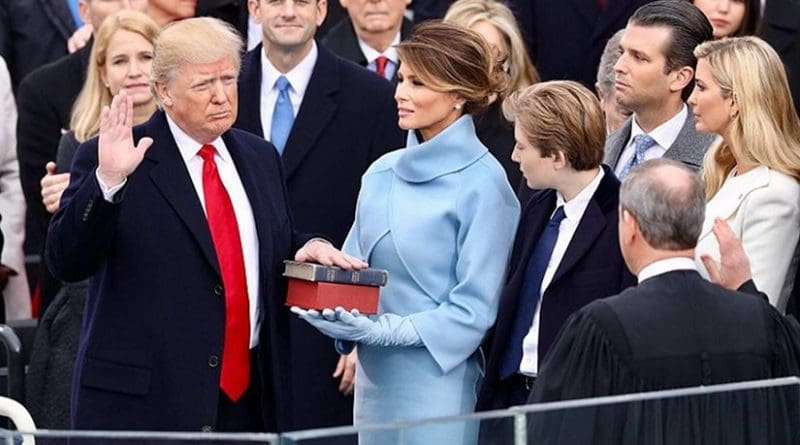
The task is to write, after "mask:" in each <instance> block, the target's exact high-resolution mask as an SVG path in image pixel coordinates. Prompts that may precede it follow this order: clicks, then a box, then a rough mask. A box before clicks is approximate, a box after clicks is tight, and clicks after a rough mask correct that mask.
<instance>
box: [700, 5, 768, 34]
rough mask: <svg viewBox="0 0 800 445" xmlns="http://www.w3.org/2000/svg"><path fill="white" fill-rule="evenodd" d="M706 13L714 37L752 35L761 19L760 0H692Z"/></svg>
mask: <svg viewBox="0 0 800 445" xmlns="http://www.w3.org/2000/svg"><path fill="white" fill-rule="evenodd" d="M690 1H692V3H694V5H695V6H697V7H698V8H699V9H700V10H701V11H703V14H705V15H706V17H707V18H708V21H709V22H711V26H712V27H713V28H714V38H715V39H721V38H723V37H739V36H750V35H753V34H755V33H756V29H757V28H758V22H759V21H760V19H761V2H760V1H759V0H690Z"/></svg>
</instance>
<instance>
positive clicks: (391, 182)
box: [298, 22, 519, 445]
mask: <svg viewBox="0 0 800 445" xmlns="http://www.w3.org/2000/svg"><path fill="white" fill-rule="evenodd" d="M398 52H399V54H400V61H401V62H400V73H399V77H398V84H397V90H396V93H395V99H396V100H397V107H398V112H399V125H400V128H402V129H404V130H410V131H409V133H408V140H407V145H406V147H407V148H406V149H403V150H396V151H393V152H391V153H389V154H387V155H385V156H383V157H382V158H380V159H379V160H378V161H376V162H375V163H373V164H372V165H371V166H370V168H369V170H367V172H366V173H365V174H364V177H363V181H362V187H361V192H360V193H359V199H358V208H357V210H356V219H355V222H354V223H353V227H352V228H351V229H350V233H349V234H348V237H347V240H346V241H345V244H344V247H343V250H344V251H346V252H348V253H350V254H351V255H353V256H355V257H357V258H363V259H365V260H366V261H367V262H368V263H369V264H370V265H371V266H372V267H378V268H383V269H387V270H388V271H389V275H390V276H391V277H392V278H391V280H390V281H389V283H388V284H387V286H386V287H384V288H383V289H382V290H381V300H380V306H379V309H378V310H379V315H378V316H377V317H366V316H354V315H352V314H350V313H349V312H342V311H340V312H339V314H337V315H336V316H335V318H333V317H328V318H321V317H320V316H319V314H312V313H304V311H298V312H300V313H301V317H302V318H303V319H305V320H306V321H308V322H309V323H311V324H312V325H313V326H315V327H316V328H317V329H319V330H320V331H322V332H323V333H325V334H326V335H328V336H330V337H333V338H336V339H339V340H341V341H338V342H337V346H338V347H339V349H340V351H342V352H347V351H348V350H350V349H352V348H353V347H354V346H355V345H357V346H358V366H357V368H356V369H357V374H356V390H355V395H356V401H355V414H354V417H355V424H356V425H369V424H374V423H383V422H395V421H404V420H415V419H423V418H429V417H439V416H447V415H458V414H466V413H470V412H472V411H473V410H474V408H475V401H476V394H475V388H476V385H477V384H478V382H479V380H480V372H481V371H480V368H481V366H480V357H479V356H480V353H479V352H478V347H479V346H480V344H481V340H482V339H483V337H484V335H485V334H486V332H487V331H488V329H489V328H490V327H491V326H492V324H493V323H494V319H495V315H496V313H497V305H498V297H499V293H500V288H501V286H502V283H503V279H504V274H505V269H506V264H507V261H508V256H509V253H510V249H511V243H512V241H513V237H514V232H515V230H516V226H517V219H518V218H519V203H518V202H517V200H516V197H515V196H514V193H513V191H512V189H511V187H509V186H508V184H507V183H506V177H505V174H504V172H503V169H502V167H501V166H500V163H499V162H498V161H497V160H496V159H495V158H494V156H491V155H490V154H489V152H488V150H487V149H486V147H485V146H484V145H483V144H482V143H481V142H480V140H479V139H478V138H477V135H476V133H475V125H474V123H473V119H472V116H473V115H476V114H480V113H481V112H482V111H484V110H485V109H486V107H487V106H488V100H487V99H488V98H489V96H490V95H492V94H495V93H499V92H501V91H503V90H504V89H505V88H506V87H507V75H506V74H505V73H504V72H503V71H502V67H501V66H500V64H499V63H498V61H497V60H496V57H495V55H494V51H493V50H492V48H491V46H490V45H489V44H488V43H487V42H486V41H485V40H484V39H483V38H482V37H481V36H480V35H479V34H478V33H476V32H472V31H469V30H467V29H464V28H463V27H461V26H457V25H453V24H450V23H440V22H427V23H423V24H421V25H419V26H418V27H417V28H415V30H414V32H413V33H412V35H411V37H410V38H409V39H408V40H406V41H404V42H401V43H400V45H399V46H398ZM411 364H413V365H411ZM476 439H477V425H476V424H475V423H473V422H466V423H461V422H455V423H450V424H431V425H425V426H424V427H422V428H415V429H414V430H413V431H403V432H399V433H398V432H397V431H375V432H370V431H367V432H364V433H363V434H361V435H360V436H359V442H360V443H361V445H373V444H376V445H377V444H381V445H382V444H396V443H415V444H416V443H420V444H421V443H437V444H438V443H442V444H444V443H446V444H453V445H458V444H464V445H468V444H474V443H475V441H476Z"/></svg>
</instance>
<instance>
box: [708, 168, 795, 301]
mask: <svg viewBox="0 0 800 445" xmlns="http://www.w3.org/2000/svg"><path fill="white" fill-rule="evenodd" d="M715 218H721V219H723V220H725V221H726V222H727V223H728V224H729V225H730V226H731V229H733V232H734V233H735V234H736V236H737V237H738V238H739V239H740V240H742V247H743V248H744V251H745V253H747V256H748V257H749V258H750V266H751V269H752V274H753V281H754V282H755V284H756V286H758V288H759V289H760V290H761V291H762V292H764V293H766V294H767V295H768V296H769V301H770V302H771V303H772V305H773V306H775V307H776V308H778V310H780V311H783V310H785V309H786V303H787V300H788V299H789V292H790V290H791V289H790V288H784V284H785V283H786V282H787V275H788V276H789V277H788V278H789V280H788V281H789V282H793V280H794V272H795V268H796V252H795V246H796V245H797V241H798V238H800V228H798V227H800V184H798V183H797V181H796V180H795V179H794V178H792V177H789V176H787V175H784V174H782V173H780V172H777V171H775V170H772V169H770V168H769V167H766V166H761V167H757V168H755V169H753V170H750V171H749V172H747V173H744V174H740V175H738V176H734V177H730V178H728V179H727V180H726V181H725V183H724V184H723V186H722V188H721V189H720V190H719V192H717V194H716V195H714V197H713V198H711V200H710V201H708V203H707V204H706V218H705V221H704V223H703V231H702V232H701V233H700V238H698V240H697V248H696V249H695V255H696V257H697V264H698V269H699V270H700V273H701V275H704V276H707V272H706V269H705V267H704V266H703V263H702V261H700V256H701V255H703V254H709V255H711V256H712V257H713V258H715V259H716V260H717V261H719V244H718V243H717V238H716V237H715V236H714V232H713V231H712V230H711V229H712V227H713V225H714V219H715Z"/></svg>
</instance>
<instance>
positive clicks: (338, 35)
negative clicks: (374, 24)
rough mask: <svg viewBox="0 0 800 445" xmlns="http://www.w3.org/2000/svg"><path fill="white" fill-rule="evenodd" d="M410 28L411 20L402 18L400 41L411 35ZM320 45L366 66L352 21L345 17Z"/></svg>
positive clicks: (395, 82)
mask: <svg viewBox="0 0 800 445" xmlns="http://www.w3.org/2000/svg"><path fill="white" fill-rule="evenodd" d="M412 27H413V23H411V20H409V19H407V18H405V17H404V18H403V24H402V25H401V26H400V40H405V39H407V38H408V36H409V35H410V34H411V28H412ZM322 44H323V45H325V46H326V47H328V49H329V50H331V51H333V52H334V53H335V54H336V55H337V56H339V57H342V58H344V59H347V60H349V61H351V62H354V63H357V64H359V65H361V66H363V67H366V66H367V58H366V57H365V56H364V53H363V52H362V51H361V47H360V46H359V45H358V36H357V35H356V30H355V28H353V21H352V20H351V19H350V17H346V18H345V19H343V20H342V21H341V22H339V23H338V24H337V25H336V26H334V27H333V28H331V30H330V31H328V34H327V35H326V36H325V38H324V39H323V40H322ZM392 84H394V85H397V70H395V72H394V76H393V77H392Z"/></svg>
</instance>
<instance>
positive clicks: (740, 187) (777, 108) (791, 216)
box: [689, 37, 800, 311]
mask: <svg viewBox="0 0 800 445" xmlns="http://www.w3.org/2000/svg"><path fill="white" fill-rule="evenodd" d="M695 56H697V59H698V62H697V73H696V76H695V77H696V85H695V89H694V91H693V92H692V95H691V97H690V98H689V104H690V105H691V106H692V111H693V112H694V115H695V120H696V122H697V124H696V126H697V130H698V131H702V132H707V133H716V134H718V135H719V136H720V139H719V140H718V142H717V143H716V144H714V145H713V146H712V147H711V148H710V149H709V151H708V153H707V154H706V157H705V160H704V162H703V180H704V182H705V186H706V199H707V204H706V216H705V222H704V224H703V230H702V232H701V234H700V239H699V241H698V244H697V250H696V255H697V262H698V268H699V269H700V271H701V273H706V274H707V272H706V269H705V267H704V266H703V264H702V262H701V261H700V258H701V257H702V256H710V257H711V258H712V259H714V260H718V258H719V254H718V252H719V247H718V245H717V240H716V238H715V237H714V234H713V232H712V230H711V229H712V226H713V224H714V220H715V219H717V218H719V219H722V220H725V221H727V222H728V223H729V224H730V226H731V228H732V229H733V230H734V232H735V233H736V235H737V236H738V237H739V238H740V239H741V240H742V245H743V247H744V250H745V252H746V253H747V255H748V257H749V258H750V264H751V265H752V269H753V281H754V282H755V284H756V286H757V287H758V288H759V289H760V290H762V291H763V292H764V293H766V294H767V296H768V297H769V300H770V303H772V305H773V306H775V307H777V308H778V309H779V310H781V311H783V310H784V309H785V308H786V302H787V300H788V297H789V293H790V292H791V288H790V286H791V283H792V282H793V279H794V271H795V268H796V254H795V248H796V246H797V242H798V237H799V236H800V184H799V183H798V179H800V121H799V120H798V118H797V113H796V112H795V108H794V105H793V104H792V96H791V94H790V93H789V86H788V82H787V79H786V73H785V71H784V68H783V64H782V63H781V60H780V58H779V57H778V55H777V54H776V53H775V51H774V50H773V49H772V48H771V47H770V46H769V45H768V44H767V43H765V42H764V41H763V40H761V39H758V38H756V37H737V38H729V39H722V40H715V41H710V42H706V43H703V44H702V45H700V46H698V47H697V48H696V49H695ZM784 283H786V284H787V286H784Z"/></svg>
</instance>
